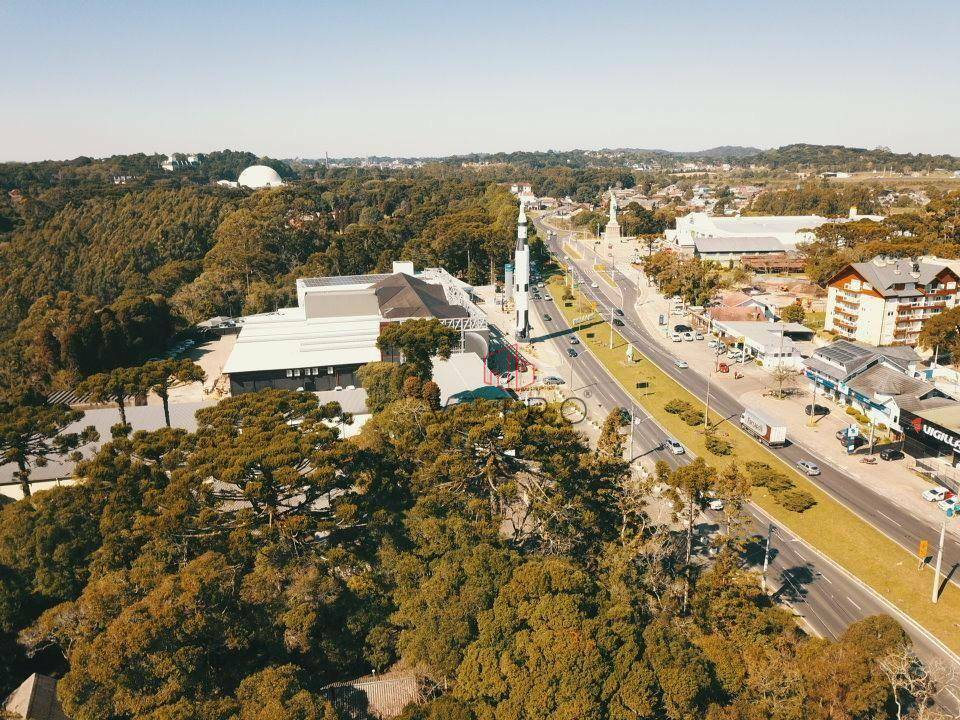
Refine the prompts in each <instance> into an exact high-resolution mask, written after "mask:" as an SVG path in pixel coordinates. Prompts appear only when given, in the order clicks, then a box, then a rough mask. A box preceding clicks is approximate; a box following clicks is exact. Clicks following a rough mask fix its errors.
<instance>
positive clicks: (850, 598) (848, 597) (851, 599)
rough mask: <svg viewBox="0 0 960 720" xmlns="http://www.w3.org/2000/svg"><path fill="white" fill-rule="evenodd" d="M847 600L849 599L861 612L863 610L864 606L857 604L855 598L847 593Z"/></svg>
mask: <svg viewBox="0 0 960 720" xmlns="http://www.w3.org/2000/svg"><path fill="white" fill-rule="evenodd" d="M847 600H849V601H850V604H851V605H853V606H854V607H855V608H856V609H857V610H860V611H861V612H863V608H862V607H860V606H859V605H857V604H856V603H855V602H854V601H853V598H852V597H850V596H849V595H847Z"/></svg>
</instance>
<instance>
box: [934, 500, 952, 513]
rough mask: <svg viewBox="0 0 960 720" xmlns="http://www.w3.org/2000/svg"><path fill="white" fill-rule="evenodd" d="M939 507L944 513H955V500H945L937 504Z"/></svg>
mask: <svg viewBox="0 0 960 720" xmlns="http://www.w3.org/2000/svg"><path fill="white" fill-rule="evenodd" d="M937 507H939V508H940V509H941V510H943V511H944V512H954V513H955V512H957V499H956V498H952V497H951V498H946V499H945V500H941V501H940V502H938V503H937Z"/></svg>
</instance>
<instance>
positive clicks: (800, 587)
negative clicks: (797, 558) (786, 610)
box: [773, 563, 817, 602]
mask: <svg viewBox="0 0 960 720" xmlns="http://www.w3.org/2000/svg"><path fill="white" fill-rule="evenodd" d="M816 579H817V572H816V571H815V570H814V569H813V566H812V565H811V564H810V563H805V564H803V565H796V566H794V567H790V568H785V569H784V570H782V571H781V572H780V575H779V580H780V588H779V589H778V590H777V591H776V592H775V593H774V594H773V600H774V602H782V601H787V602H803V601H805V600H806V598H807V587H806V586H807V585H810V584H811V583H813V582H815V581H816Z"/></svg>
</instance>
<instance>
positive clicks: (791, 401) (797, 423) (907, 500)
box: [636, 278, 957, 532]
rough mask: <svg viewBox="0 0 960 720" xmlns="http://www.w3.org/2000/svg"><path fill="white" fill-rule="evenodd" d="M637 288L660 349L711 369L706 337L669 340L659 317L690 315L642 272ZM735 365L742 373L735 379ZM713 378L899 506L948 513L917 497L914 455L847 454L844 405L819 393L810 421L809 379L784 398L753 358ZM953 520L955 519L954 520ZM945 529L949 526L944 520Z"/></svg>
mask: <svg viewBox="0 0 960 720" xmlns="http://www.w3.org/2000/svg"><path fill="white" fill-rule="evenodd" d="M639 290H640V291H639V293H638V298H639V300H638V303H637V306H636V310H637V314H638V315H639V316H640V319H641V320H642V321H643V324H644V326H645V327H646V329H647V331H648V332H649V333H650V334H651V335H653V336H654V337H655V338H656V339H657V341H658V342H659V343H660V344H661V345H662V346H663V348H664V350H667V351H669V352H670V353H671V354H672V355H675V356H676V357H678V358H682V359H683V360H686V361H687V362H688V363H689V364H690V371H693V372H697V373H700V374H701V375H707V374H708V373H710V372H711V371H712V369H713V367H714V355H713V352H712V349H711V348H708V347H707V344H706V342H705V341H697V342H681V343H675V342H672V341H671V340H670V339H669V337H668V336H667V335H666V333H665V328H664V327H663V326H660V325H658V323H657V320H658V316H659V315H660V314H665V315H667V317H668V318H669V325H668V326H667V328H671V327H673V325H675V324H677V323H681V322H687V320H688V319H689V318H688V317H687V316H677V315H673V316H671V315H669V301H668V300H667V299H666V298H664V297H662V296H661V295H660V294H659V293H658V292H657V291H656V289H655V288H652V287H650V288H648V287H646V282H645V278H644V283H643V285H642V286H641V287H640V289H639ZM735 370H736V371H739V372H740V373H742V374H743V377H741V378H740V379H736V378H735V375H734V371H735ZM711 381H712V383H713V384H714V385H715V386H716V387H720V388H723V390H724V391H726V392H727V393H728V394H730V395H731V396H733V397H734V398H736V399H737V400H738V401H739V402H740V403H741V404H742V405H744V406H747V407H755V408H757V409H759V410H764V411H766V412H768V413H770V414H771V415H773V416H774V417H777V418H780V419H781V420H783V421H784V422H785V423H786V425H787V428H788V430H787V435H788V437H791V438H793V439H794V440H795V441H796V442H797V443H798V444H800V445H802V446H804V447H807V448H810V449H812V450H815V451H816V452H817V454H819V455H820V456H821V457H823V458H824V459H825V460H827V461H829V462H830V464H831V465H833V466H834V467H836V468H838V469H840V470H841V471H843V472H844V473H845V474H846V475H848V476H850V477H851V478H852V479H853V480H855V481H856V482H858V483H860V484H862V485H864V486H866V487H869V488H870V489H871V490H873V491H875V492H877V493H881V494H883V495H884V496H885V497H888V498H890V499H891V500H893V501H894V502H896V504H897V505H899V506H900V507H902V508H904V509H906V510H908V511H909V512H911V513H912V514H914V515H916V516H917V517H921V518H924V519H926V520H928V521H929V522H932V523H935V524H939V523H940V522H942V521H944V520H945V519H947V518H946V516H945V515H944V514H943V512H942V511H941V510H940V509H939V508H938V507H937V505H936V503H929V502H927V501H925V500H924V499H923V498H922V497H921V493H922V492H923V491H924V490H926V489H928V488H930V487H932V485H931V484H930V483H929V482H927V481H926V480H924V479H923V478H921V477H919V476H918V475H917V474H915V473H914V472H912V471H911V470H910V467H911V466H912V464H913V459H912V458H910V457H904V458H903V459H901V460H895V461H884V460H880V459H879V456H877V455H876V454H875V457H877V462H876V464H874V465H867V464H865V463H861V462H860V458H861V457H864V455H865V453H864V451H863V450H861V451H860V452H859V453H857V454H855V455H852V456H851V455H848V454H847V452H846V450H845V448H844V447H843V446H842V445H841V444H840V442H839V441H838V440H837V439H836V437H835V434H836V432H837V431H838V430H841V429H844V428H846V427H847V426H848V425H849V424H850V418H849V417H848V416H847V415H846V413H845V412H844V408H843V407H841V406H839V405H837V404H836V403H834V402H832V401H831V400H828V399H827V398H825V397H823V396H822V395H817V404H818V405H824V406H826V407H828V408H829V409H830V414H829V415H826V416H824V417H819V418H817V419H816V423H815V424H814V425H813V426H812V427H811V426H809V425H808V424H807V423H808V421H809V418H808V417H807V415H806V414H805V412H804V409H805V407H806V406H807V405H808V404H810V402H811V397H812V395H811V391H810V387H809V382H808V381H807V380H806V379H805V378H803V377H802V376H798V377H797V380H796V382H794V383H793V387H794V388H796V389H797V390H800V391H801V392H800V393H799V394H794V395H788V396H787V397H784V398H783V399H778V398H777V397H776V396H775V391H776V388H775V386H774V383H773V381H772V379H771V377H770V374H769V373H768V372H767V371H766V370H763V369H762V368H759V367H757V366H756V365H755V364H753V363H751V362H747V363H736V364H731V367H730V373H726V374H725V373H719V372H714V373H713V375H712V378H711ZM785 387H786V385H785ZM953 525H956V523H955V522H954V523H953ZM948 529H951V528H949V526H948ZM952 530H953V531H954V532H956V530H957V528H956V527H954V528H952Z"/></svg>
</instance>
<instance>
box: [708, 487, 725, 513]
mask: <svg viewBox="0 0 960 720" xmlns="http://www.w3.org/2000/svg"><path fill="white" fill-rule="evenodd" d="M703 497H704V499H705V500H706V501H707V507H708V508H710V509H711V510H714V511H715V512H720V511H721V510H723V500H721V499H720V498H718V497H717V493H716V492H715V491H713V490H707V491H706V492H705V493H704V494H703Z"/></svg>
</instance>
